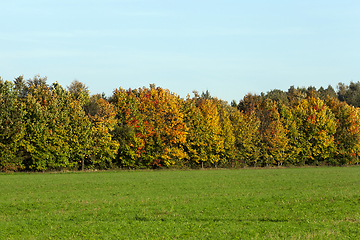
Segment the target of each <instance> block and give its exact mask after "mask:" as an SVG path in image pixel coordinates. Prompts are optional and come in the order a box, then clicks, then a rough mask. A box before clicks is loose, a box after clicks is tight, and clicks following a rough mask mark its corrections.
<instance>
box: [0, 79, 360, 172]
mask: <svg viewBox="0 0 360 240" xmlns="http://www.w3.org/2000/svg"><path fill="white" fill-rule="evenodd" d="M339 86H340V87H338V92H337V93H335V91H334V90H333V89H332V88H331V86H329V87H328V89H326V90H324V89H322V88H320V89H319V90H316V89H315V88H308V89H304V88H302V89H300V88H296V89H295V88H294V87H291V88H290V89H289V91H288V92H282V91H280V90H272V91H270V92H268V93H267V94H261V95H260V96H258V95H251V94H248V95H246V96H245V97H244V98H243V99H242V100H241V101H240V102H239V103H236V102H234V101H233V102H232V103H231V104H228V103H227V102H225V101H222V100H219V99H217V98H213V97H211V96H210V94H209V92H205V93H202V94H201V95H200V94H198V93H196V92H194V96H193V97H190V96H187V97H186V98H185V99H183V98H180V97H179V96H178V95H176V94H174V93H172V92H170V91H169V90H167V89H163V88H161V87H155V86H154V85H150V87H149V88H146V87H143V88H138V89H133V90H132V89H128V90H125V89H122V88H119V89H116V90H115V91H114V92H113V95H112V96H111V97H110V98H109V99H107V98H106V97H105V96H104V95H100V94H95V95H90V94H89V91H88V89H87V87H86V86H85V85H84V84H82V83H81V82H78V81H74V82H72V83H71V85H70V86H69V87H67V88H63V87H62V86H60V85H59V84H58V83H53V84H51V85H49V84H47V83H46V78H40V77H35V78H33V79H29V80H26V81H25V80H24V79H23V77H22V76H20V77H18V78H15V80H14V81H13V82H10V81H3V80H1V79H0V170H2V171H20V170H26V171H29V170H30V171H46V170H64V169H70V170H71V169H72V170H74V169H85V168H87V169H110V168H159V167H171V166H176V167H192V168H197V167H218V166H221V167H239V166H269V165H270V166H271V165H278V166H279V165H284V164H285V165H305V164H310V165H315V164H316V165H319V164H330V165H344V164H358V162H359V160H358V156H359V154H360V128H359V127H360V110H359V109H358V108H357V107H355V106H351V105H349V104H347V103H346V102H345V101H344V100H347V99H351V101H355V102H356V100H354V99H355V98H351V96H352V95H351V94H350V93H352V92H354V88H353V87H354V86H357V89H360V87H359V86H360V84H359V83H351V84H350V86H346V85H344V84H340V85H339ZM359 92H360V91H359ZM359 96H360V95H359ZM351 103H352V105H356V104H353V102H351Z"/></svg>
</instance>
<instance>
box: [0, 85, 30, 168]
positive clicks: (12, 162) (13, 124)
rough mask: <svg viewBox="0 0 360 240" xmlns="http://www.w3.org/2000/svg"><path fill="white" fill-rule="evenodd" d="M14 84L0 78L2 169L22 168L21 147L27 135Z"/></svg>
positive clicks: (0, 153)
mask: <svg viewBox="0 0 360 240" xmlns="http://www.w3.org/2000/svg"><path fill="white" fill-rule="evenodd" d="M17 97H18V93H17V91H16V90H15V89H14V84H13V83H12V82H10V81H3V80H2V79H1V78H0V170H4V171H9V170H13V171H16V170H21V169H23V168H24V165H23V164H22V156H21V153H20V151H21V147H22V145H23V137H24V135H25V125H24V122H23V116H24V114H25V111H24V107H23V105H22V104H21V103H20V102H19V101H18V100H17Z"/></svg>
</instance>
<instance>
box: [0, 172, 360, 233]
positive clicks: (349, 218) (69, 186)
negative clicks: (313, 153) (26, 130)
mask: <svg viewBox="0 0 360 240" xmlns="http://www.w3.org/2000/svg"><path fill="white" fill-rule="evenodd" d="M359 237H360V167H344V168H339V167H324V168H290V169H256V170H255V169H249V170H246V169H245V170H192V171H135V172H126V171H123V172H122V171H120V172H86V173H45V174H40V173H32V174H25V173H19V174H18V173H17V174H0V239H58V238H62V239H64V238H66V239H69V238H70V239H72V238H73V239H81V238H82V239H159V238H160V239H163V238H164V239H169V238H171V239H358V238H359Z"/></svg>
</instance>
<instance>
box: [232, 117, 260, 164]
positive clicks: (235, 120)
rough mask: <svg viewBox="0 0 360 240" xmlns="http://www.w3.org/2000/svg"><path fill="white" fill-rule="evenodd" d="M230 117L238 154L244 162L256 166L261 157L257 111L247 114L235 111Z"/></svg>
mask: <svg viewBox="0 0 360 240" xmlns="http://www.w3.org/2000/svg"><path fill="white" fill-rule="evenodd" d="M230 119H231V122H232V125H233V129H234V136H235V147H236V148H237V152H238V156H239V158H241V159H242V160H244V164H245V165H248V164H253V165H254V166H256V164H257V162H258V160H259V158H260V150H261V149H260V137H259V133H258V131H259V127H260V120H259V118H258V117H257V116H256V113H255V111H251V112H248V113H247V114H245V113H243V112H240V111H233V112H231V114H230Z"/></svg>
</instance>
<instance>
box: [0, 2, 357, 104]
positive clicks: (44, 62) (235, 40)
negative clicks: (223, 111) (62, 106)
mask: <svg viewBox="0 0 360 240" xmlns="http://www.w3.org/2000/svg"><path fill="white" fill-rule="evenodd" d="M0 9H1V15H0V21H1V25H0V76H1V77H2V78H3V79H4V80H12V79H13V78H14V77H17V76H19V75H24V77H25V78H26V79H28V78H32V77H34V76H35V75H38V74H39V75H41V76H47V77H48V82H49V83H52V82H55V81H58V82H59V83H60V84H62V85H63V86H67V85H69V84H70V83H71V81H73V80H74V79H76V80H79V81H81V82H83V83H85V84H86V85H87V86H88V87H89V89H90V91H91V93H102V92H105V93H106V95H108V96H109V95H111V93H112V91H113V90H114V89H116V88H118V87H122V88H126V89H127V88H130V87H131V88H138V87H142V86H148V85H149V84H150V83H155V84H156V85H157V86H161V87H164V88H168V89H170V90H171V91H172V92H175V93H176V94H179V95H180V96H181V97H186V95H187V94H188V93H190V94H191V92H192V91H193V90H197V91H199V92H202V91H206V90H209V91H210V93H211V95H213V96H217V97H218V98H221V99H223V100H227V101H229V102H230V101H231V100H236V101H239V100H240V99H242V98H243V96H244V95H245V94H246V93H248V92H252V93H257V94H260V93H261V92H267V91H269V90H271V89H281V90H287V89H288V88H289V87H290V86H291V85H294V86H295V87H296V86H300V87H301V86H305V87H308V86H310V85H311V86H315V87H317V88H319V87H320V86H324V87H327V86H328V85H329V84H331V85H332V86H333V87H334V88H335V87H336V85H337V83H339V82H344V83H346V84H348V83H349V82H350V81H354V82H357V81H360V71H359V63H360V14H359V12H360V1H348V0H343V1H333V0H327V1H323V0H319V1H313V0H312V1H308V0H302V1H290V0H287V1H280V0H273V1H269V0H259V1H240V0H236V1H235V0H234V1H233V0H221V1H220V0H217V1H212V0H118V1H116V0H102V1H93V0H87V1H82V0H80V1H77V0H71V1H70V0H61V1H58V0H53V1H48V0H32V1H28V0H26V1H25V0H12V1H1V2H0Z"/></svg>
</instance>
